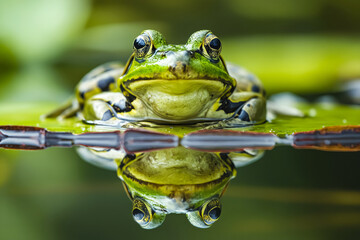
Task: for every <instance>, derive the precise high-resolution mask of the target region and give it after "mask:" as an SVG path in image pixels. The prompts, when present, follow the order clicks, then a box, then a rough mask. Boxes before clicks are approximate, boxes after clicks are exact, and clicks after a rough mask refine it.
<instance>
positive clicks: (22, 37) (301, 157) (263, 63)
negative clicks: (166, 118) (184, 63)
mask: <svg viewBox="0 0 360 240" xmlns="http://www.w3.org/2000/svg"><path fill="white" fill-rule="evenodd" d="M359 11H360V1H356V0H343V1H337V0H303V1H298V0H273V1H271V2H270V1H266V0H252V1H242V0H240V1H236V0H223V1H216V0H206V1H205V0H200V1H194V0H183V1H164V0H153V1H125V0H120V1H113V0H102V1H100V0H93V1H89V0H76V1H71V0H61V1H59V0H32V1H27V0H1V1H0V105H3V106H11V104H15V105H14V106H19V105H24V104H25V103H26V104H29V103H31V102H46V103H49V104H50V105H51V106H56V105H57V104H58V103H60V102H63V101H64V100H65V99H67V98H68V97H70V96H71V94H72V92H73V88H74V87H75V85H76V84H77V82H78V81H79V80H80V78H81V77H82V76H83V75H84V74H85V73H86V72H88V71H89V70H91V69H92V68H94V67H95V66H97V65H99V64H102V63H104V62H107V61H113V60H119V61H123V62H125V61H126V60H127V58H128V57H129V56H130V54H131V50H132V43H133V39H134V38H135V37H136V36H137V35H138V34H139V33H140V32H141V31H142V30H144V29H148V28H152V29H156V30H159V31H160V32H162V33H163V34H164V36H165V37H166V38H167V40H168V42H170V43H176V44H182V43H185V42H186V40H187V38H188V37H189V36H190V35H191V33H193V32H195V31H197V30H199V29H210V30H212V31H213V32H214V33H215V34H216V35H217V36H218V37H220V39H221V40H222V42H223V57H224V59H225V60H227V61H231V62H233V63H237V64H239V65H241V66H243V67H245V68H247V69H249V70H250V71H252V72H253V73H255V74H256V75H258V76H259V78H260V79H261V80H262V81H263V83H264V85H265V88H266V89H267V91H268V92H269V93H270V94H274V93H277V92H282V91H291V92H294V93H296V94H299V95H302V96H312V95H321V94H325V93H332V92H337V91H338V90H339V89H340V88H341V85H342V84H344V83H345V82H347V81H350V80H353V79H356V78H359V77H360V44H359V42H360V41H359V40H360V35H359V31H360V28H359V23H360V15H359ZM26 104H25V106H28V105H26ZM30 106H31V105H30ZM20 109H21V108H20ZM2 114H4V113H1V112H0V118H1V117H2V116H4V115H2ZM21 117H22V115H21V111H20V110H19V118H21ZM359 158H360V156H359V153H330V152H320V151H310V150H306V151H305V150H301V151H300V150H292V149H290V148H286V147H283V148H278V149H276V150H273V151H271V152H268V153H267V154H266V155H265V157H264V158H263V159H261V160H260V161H259V162H257V163H254V164H252V165H250V166H247V167H244V168H242V169H239V171H238V177H237V178H236V179H235V180H233V181H232V182H231V184H230V187H229V189H228V191H227V193H226V194H225V196H224V198H223V213H222V218H221V220H220V221H219V222H218V223H216V224H215V225H214V226H213V227H212V228H211V229H208V230H199V229H195V228H194V227H192V226H191V225H190V224H189V223H187V220H186V219H185V216H180V215H179V216H178V215H170V216H168V217H167V220H166V221H165V223H164V225H163V226H161V227H160V228H159V229H157V230H153V231H145V230H142V229H140V228H139V227H138V226H137V224H136V223H135V222H134V221H133V220H132V217H131V214H130V209H131V203H130V201H129V200H128V199H127V197H126V195H125V193H124V191H123V190H122V186H121V184H120V181H119V180H117V177H116V174H115V173H111V172H107V171H104V170H101V169H97V168H95V167H93V166H90V165H88V164H87V163H85V162H83V161H81V160H80V159H79V157H78V156H77V155H76V153H75V151H74V150H73V149H48V150H45V151H41V152H21V151H8V150H0V239H85V238H86V239H99V238H101V239H108V238H123V237H126V238H129V237H134V238H140V237H142V238H148V239H152V238H157V237H163V238H165V237H166V238H169V237H170V236H171V237H172V238H174V239H183V238H185V237H187V238H189V239H191V238H194V239H198V238H207V239H218V238H224V239H229V238H240V237H241V238H244V239H249V238H250V239H304V238H306V239H346V238H357V237H359V236H360V184H359V180H360V179H359V175H358V170H357V169H359V167H360V163H359V161H358V160H359Z"/></svg>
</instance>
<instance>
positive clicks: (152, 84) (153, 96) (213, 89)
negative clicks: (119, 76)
mask: <svg viewBox="0 0 360 240" xmlns="http://www.w3.org/2000/svg"><path fill="white" fill-rule="evenodd" d="M129 89H130V91H131V92H132V93H133V94H135V95H136V96H137V97H138V98H139V99H140V100H141V101H142V102H143V103H144V104H145V105H146V106H147V107H148V108H149V109H151V110H152V111H153V112H154V113H155V114H156V115H158V116H159V117H161V118H165V119H178V120H181V119H190V118H197V117H205V115H206V112H207V111H208V110H209V108H210V107H211V106H212V105H213V104H214V102H215V101H216V100H217V99H218V98H219V97H220V96H222V95H223V94H224V93H225V92H226V91H227V90H228V89H229V86H228V85H226V84H224V83H223V82H221V81H218V80H206V79H195V80H188V79H186V80H164V79H156V80H138V81H134V82H133V83H131V85H130V87H129Z"/></svg>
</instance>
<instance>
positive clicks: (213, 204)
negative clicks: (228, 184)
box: [187, 198, 221, 228]
mask: <svg viewBox="0 0 360 240" xmlns="http://www.w3.org/2000/svg"><path fill="white" fill-rule="evenodd" d="M220 214H221V204H220V200H219V199H218V198H214V199H211V200H209V201H207V202H205V203H204V204H203V205H202V206H201V207H200V209H199V210H198V211H194V212H190V213H187V217H188V219H189V221H190V222H191V224H192V225H194V226H196V227H199V228H208V227H210V226H211V225H212V224H213V223H214V222H216V221H217V220H218V219H219V217H220Z"/></svg>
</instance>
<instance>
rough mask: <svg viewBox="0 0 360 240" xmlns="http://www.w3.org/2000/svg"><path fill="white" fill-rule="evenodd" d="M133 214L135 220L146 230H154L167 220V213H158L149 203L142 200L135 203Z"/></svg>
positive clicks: (138, 199)
mask: <svg viewBox="0 0 360 240" xmlns="http://www.w3.org/2000/svg"><path fill="white" fill-rule="evenodd" d="M132 214H133V217H134V220H135V221H136V222H137V223H138V224H139V225H140V226H141V227H142V228H145V229H152V228H156V227H158V226H160V225H161V224H162V223H163V222H164V220H165V216H166V215H165V213H156V212H154V211H153V210H152V208H151V207H150V206H149V204H148V203H147V202H145V201H144V200H142V199H140V198H135V199H134V201H133V209H132Z"/></svg>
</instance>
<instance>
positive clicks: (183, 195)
mask: <svg viewBox="0 0 360 240" xmlns="http://www.w3.org/2000/svg"><path fill="white" fill-rule="evenodd" d="M77 151H78V153H79V155H80V156H81V158H83V159H84V160H85V161H87V162H89V163H91V164H93V165H96V166H97V167H101V168H105V169H108V170H111V171H116V172H117V176H118V178H119V179H120V180H121V181H122V183H123V187H124V189H125V192H126V194H127V196H128V198H129V199H130V200H131V202H132V209H131V214H132V216H133V219H134V220H135V222H136V223H138V224H139V225H140V227H142V228H144V229H154V228H157V227H159V226H161V224H162V223H163V222H164V221H165V218H166V216H167V215H168V214H184V215H186V217H187V219H188V221H189V222H190V223H191V224H192V225H193V226H195V227H198V228H209V227H211V226H212V225H213V224H214V223H215V222H217V221H218V220H219V218H220V215H221V211H222V204H221V198H222V196H223V195H224V193H225V191H226V188H227V186H228V184H229V182H230V180H231V179H233V178H235V176H236V174H237V171H236V168H238V167H242V166H245V165H248V164H250V163H252V162H254V161H256V160H258V159H259V158H261V157H262V156H263V150H258V149H243V150H242V151H238V152H226V153H225V152H203V151H196V150H193V149H188V148H185V147H182V146H178V147H174V148H167V149H158V150H154V151H146V152H136V153H131V152H125V151H123V150H116V149H106V148H105V149H101V148H89V147H79V148H78V149H77Z"/></svg>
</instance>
